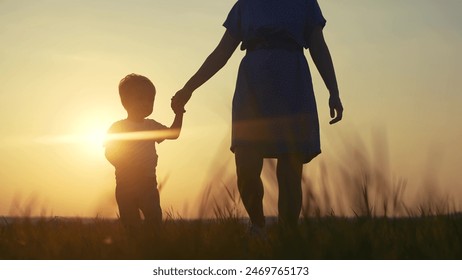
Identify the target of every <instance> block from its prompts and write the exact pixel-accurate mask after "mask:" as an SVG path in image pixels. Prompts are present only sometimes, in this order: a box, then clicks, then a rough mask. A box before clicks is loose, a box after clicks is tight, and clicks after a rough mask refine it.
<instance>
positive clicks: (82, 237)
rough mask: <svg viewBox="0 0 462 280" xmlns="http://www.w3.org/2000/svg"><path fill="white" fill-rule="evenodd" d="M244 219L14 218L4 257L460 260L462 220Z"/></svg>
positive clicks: (5, 232)
mask: <svg viewBox="0 0 462 280" xmlns="http://www.w3.org/2000/svg"><path fill="white" fill-rule="evenodd" d="M246 231H247V224H246V223H245V222H243V221H242V220H239V219H234V218H228V219H217V220H212V221H203V220H196V221H186V220H167V221H166V222H165V224H164V227H163V229H162V231H160V232H158V233H157V234H155V235H148V234H141V235H139V236H137V237H136V238H130V237H129V236H127V234H126V233H125V232H124V230H123V228H122V227H121V226H120V224H119V223H118V221H117V220H104V219H95V220H92V221H88V220H82V219H64V220H60V219H46V218H42V219H28V218H23V219H16V220H9V221H8V222H7V221H5V222H4V223H3V225H2V226H1V227H0V259H47V260H50V259H71V260H73V259H326V260H330V259H462V240H461V239H462V216H460V215H444V216H427V217H418V218H336V217H323V218H310V219H305V220H303V221H301V224H300V227H299V233H298V234H293V235H284V234H281V232H280V231H279V229H278V227H277V226H276V224H275V225H270V226H269V227H268V239H267V240H259V239H254V238H251V237H249V236H248V235H247V234H246V233H247V232H246Z"/></svg>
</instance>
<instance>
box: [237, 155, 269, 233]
mask: <svg viewBox="0 0 462 280" xmlns="http://www.w3.org/2000/svg"><path fill="white" fill-rule="evenodd" d="M235 160H236V172H237V186H238V189H239V193H240V195H241V198H242V202H243V203H244V207H245V209H246V210H247V213H248V214H249V217H250V221H251V222H252V224H253V225H256V226H259V227H264V226H265V216H264V215H263V183H262V181H261V178H260V174H261V171H262V168H263V157H262V156H261V155H260V154H259V153H257V152H255V151H254V150H253V149H249V148H242V147H241V148H239V147H238V148H236V150H235Z"/></svg>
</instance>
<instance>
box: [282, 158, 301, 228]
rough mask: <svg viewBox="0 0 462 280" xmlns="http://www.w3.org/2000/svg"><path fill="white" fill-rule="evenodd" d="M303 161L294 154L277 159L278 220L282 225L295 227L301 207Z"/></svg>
mask: <svg viewBox="0 0 462 280" xmlns="http://www.w3.org/2000/svg"><path fill="white" fill-rule="evenodd" d="M302 170H303V162H302V161H301V160H300V159H299V158H298V157H296V156H287V157H283V158H279V159H278V164H277V171H276V172H277V178H278V184H279V200H278V208H279V222H280V224H281V225H282V226H287V227H291V228H293V227H296V226H297V224H298V218H299V216H300V211H301V209H302Z"/></svg>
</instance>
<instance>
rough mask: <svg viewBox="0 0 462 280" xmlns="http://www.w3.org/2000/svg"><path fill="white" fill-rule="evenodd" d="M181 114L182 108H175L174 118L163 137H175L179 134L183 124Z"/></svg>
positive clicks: (182, 112)
mask: <svg viewBox="0 0 462 280" xmlns="http://www.w3.org/2000/svg"><path fill="white" fill-rule="evenodd" d="M183 115H184V109H183V108H181V109H178V110H175V119H174V120H173V123H172V125H171V126H170V128H169V129H168V133H167V136H166V137H165V139H170V140H172V139H177V138H178V137H179V136H180V132H181V126H182V125H183Z"/></svg>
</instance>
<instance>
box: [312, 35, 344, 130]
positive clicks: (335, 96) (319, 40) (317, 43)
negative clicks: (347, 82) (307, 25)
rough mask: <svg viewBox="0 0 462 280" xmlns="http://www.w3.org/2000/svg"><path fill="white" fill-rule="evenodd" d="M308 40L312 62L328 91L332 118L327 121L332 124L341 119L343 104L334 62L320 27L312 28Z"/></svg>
mask: <svg viewBox="0 0 462 280" xmlns="http://www.w3.org/2000/svg"><path fill="white" fill-rule="evenodd" d="M310 40H311V42H310V54H311V57H312V58H313V61H314V64H316V68H318V71H319V74H321V77H322V79H323V80H324V83H325V84H326V87H327V89H328V90H329V93H330V97H329V107H330V116H331V117H332V118H333V119H332V120H331V121H330V122H329V123H330V124H334V123H336V122H338V121H340V120H341V119H342V116H343V106H342V102H341V101H340V95H339V90H338V85H337V78H336V77H335V70H334V64H333V62H332V57H331V55H330V52H329V48H328V47H327V44H326V41H325V40H324V35H323V33H322V28H321V27H317V28H315V29H314V30H313V33H312V34H311V38H310Z"/></svg>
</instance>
